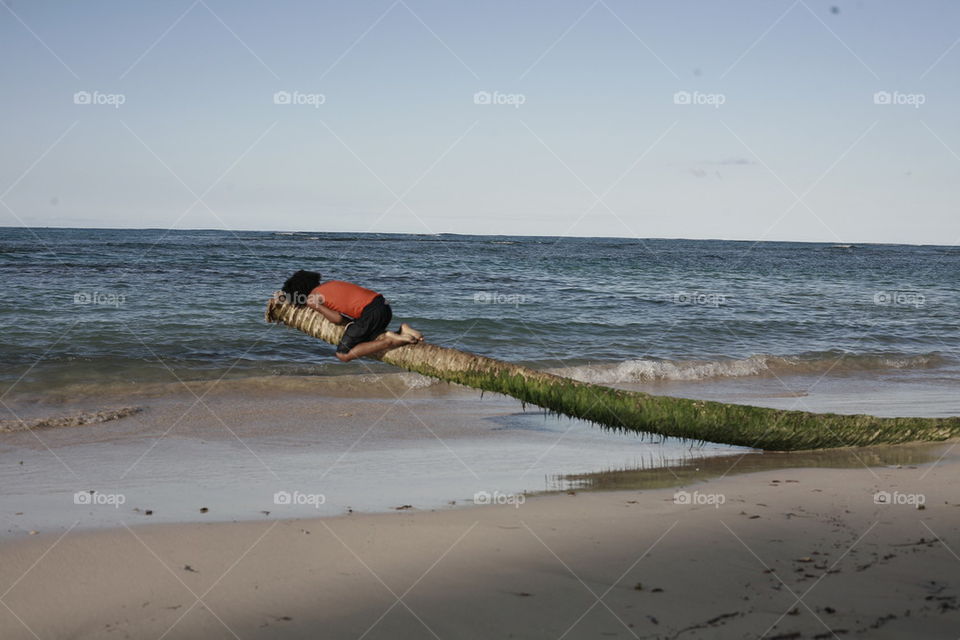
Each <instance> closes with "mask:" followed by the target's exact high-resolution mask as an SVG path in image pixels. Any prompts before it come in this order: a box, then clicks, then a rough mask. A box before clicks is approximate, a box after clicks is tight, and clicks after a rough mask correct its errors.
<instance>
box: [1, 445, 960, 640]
mask: <svg viewBox="0 0 960 640" xmlns="http://www.w3.org/2000/svg"><path fill="white" fill-rule="evenodd" d="M944 453H946V455H944V457H943V458H942V459H940V461H939V462H937V463H936V464H933V463H926V464H921V465H901V466H892V467H878V468H871V469H868V468H865V467H860V468H849V469H830V468H819V469H794V470H775V471H762V472H756V473H748V474H745V475H739V476H734V475H727V476H726V477H722V478H717V479H714V480H711V481H708V482H706V483H695V484H689V485H686V486H684V487H682V488H680V489H679V491H681V492H686V494H687V495H688V496H689V497H687V498H684V497H683V493H678V489H673V488H669V489H652V490H630V491H611V492H589V491H587V492H584V491H578V492H574V493H573V494H572V495H571V494H566V493H564V494H560V495H550V496H540V497H529V498H527V499H526V500H525V501H524V502H523V503H522V504H518V505H499V506H490V507H478V508H470V509H458V510H450V511H438V512H415V513H411V512H409V511H403V512H399V513H394V514H381V515H347V516H338V517H333V518H323V519H301V520H280V521H264V522H242V523H213V524H174V525H148V526H135V527H121V528H116V529H111V530H108V531H89V532H77V531H75V530H70V531H67V532H65V533H61V534H47V535H43V534H41V535H39V536H33V537H25V538H20V539H17V540H12V541H7V542H4V543H3V544H2V547H0V550H2V551H0V552H2V554H3V558H4V561H3V563H0V584H2V585H4V590H5V591H6V593H5V594H4V596H3V604H5V605H6V606H5V607H3V608H0V629H2V630H3V633H2V634H0V635H2V637H4V638H11V639H19V638H33V637H34V635H33V634H36V636H38V637H42V638H48V637H49V638H65V637H71V638H102V637H118V638H123V637H130V638H142V637H166V638H235V637H241V638H316V637H318V636H322V637H326V638H359V637H364V638H399V637H403V638H407V637H440V638H444V639H446V638H477V637H497V638H506V637H514V638H560V637H564V638H599V637H619V638H633V637H639V638H748V637H749V638H752V637H767V638H780V639H784V638H834V637H838V638H839V637H843V638H846V637H862V638H902V637H916V638H952V637H955V636H956V633H957V629H958V628H960V601H958V597H960V578H958V576H960V557H958V556H957V555H956V552H957V551H960V499H958V496H957V493H956V490H955V487H956V486H957V482H958V480H960V464H958V461H957V457H956V456H955V455H954V453H955V452H954V451H953V450H950V447H949V446H941V449H940V452H939V454H944ZM939 454H938V455H939ZM879 491H886V492H888V493H889V494H890V496H891V499H890V502H892V504H890V503H888V504H878V503H877V502H876V495H877V492H879ZM904 496H906V497H904ZM911 496H912V499H911V498H910V497H911ZM918 496H922V502H923V504H924V507H925V508H924V509H922V510H921V509H918V508H917V506H916V504H914V503H916V502H917V501H918V500H919V498H918ZM164 634H165V635H164Z"/></svg>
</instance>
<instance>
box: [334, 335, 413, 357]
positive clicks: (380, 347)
mask: <svg viewBox="0 0 960 640" xmlns="http://www.w3.org/2000/svg"><path fill="white" fill-rule="evenodd" d="M405 344H412V341H411V340H408V339H403V338H401V339H396V338H391V337H389V336H386V335H383V336H381V337H380V338H378V339H377V340H371V341H370V342H361V343H360V344H358V345H357V346H355V347H353V348H352V349H350V351H348V352H347V353H341V352H340V351H337V353H336V356H337V359H339V360H340V362H350V361H351V360H356V359H357V358H362V357H364V356H369V355H371V354H373V353H377V352H379V351H386V350H388V349H395V348H397V347H402V346H403V345H405Z"/></svg>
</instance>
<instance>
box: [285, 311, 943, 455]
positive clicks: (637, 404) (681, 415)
mask: <svg viewBox="0 0 960 640" xmlns="http://www.w3.org/2000/svg"><path fill="white" fill-rule="evenodd" d="M266 319H267V322H276V323H280V324H285V325H287V326H290V327H293V328H295V329H299V330H300V331H303V332H304V333H306V334H308V335H311V336H313V337H315V338H320V339H321V340H324V341H326V342H329V343H330V344H333V345H336V344H339V342H340V336H341V335H343V331H344V328H343V327H341V326H338V325H335V324H333V323H331V322H329V321H327V320H326V318H324V317H323V316H322V315H320V314H319V313H317V312H316V311H314V310H312V309H310V308H308V307H295V306H293V305H290V304H286V303H282V302H278V301H275V300H271V301H270V302H269V303H268V305H267V312H266ZM376 358H377V359H378V360H382V361H383V362H386V363H388V364H392V365H394V366H397V367H400V368H402V369H406V370H408V371H415V372H417V373H420V374H422V375H425V376H430V377H433V378H438V379H440V380H445V381H447V382H455V383H458V384H462V385H466V386H468V387H474V388H476V389H482V390H484V391H494V392H497V393H502V394H505V395H508V396H512V397H514V398H516V399H518V400H520V401H521V402H524V403H529V404H533V405H536V406H538V407H543V408H544V409H547V410H549V411H554V412H556V413H559V414H563V415H566V416H570V417H573V418H580V419H582V420H587V421H589V422H593V423H596V424H598V425H600V426H601V427H605V428H609V429H622V430H625V431H636V432H645V433H651V434H657V435H660V436H666V437H673V438H684V439H688V440H696V441H710V442H718V443H724V444H731V445H739V446H744V447H754V448H760V449H765V450H768V451H795V450H802V449H825V448H832V447H850V446H865V445H872V444H895V443H901V442H912V441H918V440H927V441H936V440H946V439H948V438H951V437H954V436H958V435H960V418H958V417H952V418H878V417H875V416H868V415H841V414H835V413H810V412H807V411H785V410H782V409H769V408H765V407H751V406H747V405H739V404H726V403H722V402H710V401H703V400H690V399H686V398H673V397H667V396H654V395H650V394H648V393H642V392H639V391H626V390H622V389H614V388H611V387H605V386H602V385H597V384H590V383H587V382H580V381H577V380H573V379H570V378H564V377H562V376H557V375H553V374H550V373H545V372H543V371H536V370H534V369H530V368H527V367H523V366H519V365H515V364H510V363H508V362H503V361H501V360H495V359H493V358H486V357H483V356H477V355H474V354H471V353H466V352H463V351H458V350H456V349H448V348H445V347H440V346H437V345H434V344H426V343H421V344H414V345H408V346H403V347H398V348H396V349H393V350H391V351H387V352H383V353H381V354H379V355H377V356H376Z"/></svg>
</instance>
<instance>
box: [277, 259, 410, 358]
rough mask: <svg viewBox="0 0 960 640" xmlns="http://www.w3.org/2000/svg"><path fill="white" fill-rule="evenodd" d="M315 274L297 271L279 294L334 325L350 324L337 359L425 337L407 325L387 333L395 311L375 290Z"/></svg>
mask: <svg viewBox="0 0 960 640" xmlns="http://www.w3.org/2000/svg"><path fill="white" fill-rule="evenodd" d="M320 280H321V275H320V274H319V273H315V272H313V271H304V270H302V269H301V270H300V271H297V272H296V273H295V274H293V275H292V276H290V277H289V278H287V281H286V282H284V283H283V290H282V291H278V292H277V295H278V296H281V297H282V299H283V300H285V301H288V302H290V303H291V304H294V305H296V306H298V307H303V306H307V307H310V308H311V309H314V310H316V311H319V312H320V313H322V314H323V317H324V318H326V319H327V320H329V321H330V322H332V323H334V324H340V325H344V324H345V325H347V329H346V331H344V332H343V337H342V338H340V344H339V346H337V352H336V356H337V358H338V359H339V360H340V361H341V362H350V361H351V360H355V359H356V358H362V357H363V356H369V355H371V354H373V353H378V352H380V351H386V350H387V349H395V348H397V347H402V346H403V345H406V344H415V343H417V342H422V341H423V334H422V333H420V332H419V331H417V330H416V329H413V328H412V327H411V326H410V325H408V324H407V323H406V322H404V323H403V324H401V325H400V329H399V331H396V332H394V331H387V325H389V324H390V321H391V320H392V319H393V310H392V309H390V305H389V304H387V301H386V300H384V298H383V296H382V295H380V294H379V293H377V292H376V291H371V290H370V289H365V288H363V287H361V286H359V285H356V284H353V283H352V282H344V281H342V280H328V281H326V282H321V281H320Z"/></svg>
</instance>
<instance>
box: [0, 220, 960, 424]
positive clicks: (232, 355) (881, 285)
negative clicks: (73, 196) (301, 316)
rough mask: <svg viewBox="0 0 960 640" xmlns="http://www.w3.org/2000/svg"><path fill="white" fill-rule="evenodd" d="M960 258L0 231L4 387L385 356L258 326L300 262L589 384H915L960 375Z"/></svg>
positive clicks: (274, 371) (296, 367) (188, 376)
mask: <svg viewBox="0 0 960 640" xmlns="http://www.w3.org/2000/svg"><path fill="white" fill-rule="evenodd" d="M958 267H960V253H958V252H957V251H956V250H955V248H952V247H947V246H907V245H836V244H814V243H792V242H756V243H754V242H731V241H701V240H662V239H654V240H639V239H621V238H554V237H512V236H465V235H446V234H441V235H396V234H345V233H320V232H297V233H291V232H255V231H237V232H232V231H168V230H161V229H137V230H119V229H33V230H31V229H23V228H3V229H0V273H2V278H0V283H2V287H3V292H2V293H3V295H2V296H0V326H2V328H3V330H2V333H0V360H2V362H3V363H4V365H5V366H4V367H2V369H0V393H4V394H6V395H8V396H9V397H17V396H18V395H21V394H43V393H46V392H50V391H57V390H61V389H64V388H69V387H70V386H71V385H76V384H78V383H83V384H84V385H87V387H88V388H89V386H90V385H94V386H96V385H111V384H118V383H122V384H137V383H149V382H163V381H178V380H184V381H187V380H216V379H221V378H223V379H231V378H243V377H257V376H270V377H277V376H281V377H282V376H336V375H345V374H357V373H369V372H371V371H372V372H387V371H389V370H390V368H389V367H386V366H385V365H382V364H379V363H375V362H366V361H364V362H357V363H351V364H347V365H344V364H341V363H339V362H338V361H336V360H335V359H334V358H333V357H332V348H331V347H329V346H327V345H325V344H323V343H320V342H319V341H316V340H313V339H310V338H308V337H306V336H304V335H302V334H300V333H298V332H295V331H291V330H289V329H287V328H283V327H276V326H272V325H267V324H265V323H264V321H263V313H262V312H263V307H264V303H265V301H266V299H267V298H268V297H269V296H270V294H271V293H272V292H273V291H275V290H276V289H278V288H279V287H280V285H281V284H282V282H283V280H284V279H285V278H286V277H287V276H288V275H289V274H290V273H291V272H293V271H295V270H296V269H300V268H304V269H311V270H316V271H320V272H321V273H323V274H324V277H325V278H331V279H344V280H350V281H354V282H357V283H359V284H362V285H364V286H366V287H369V288H373V289H376V290H377V291H380V292H382V293H383V294H384V295H385V297H386V298H387V300H388V301H389V302H390V303H391V304H392V305H393V310H394V318H395V324H399V322H400V321H406V322H410V323H411V324H412V325H414V326H415V327H418V328H420V329H421V330H422V331H423V332H424V333H425V334H426V336H427V338H428V340H430V341H433V342H436V343H438V344H441V345H445V346H451V347H455V348H458V349H464V350H467V351H471V352H475V353H479V354H483V355H487V356H492V357H496V358H501V359H504V360H509V361H513V362H522V363H525V364H528V365H531V366H534V367H538V368H545V369H549V370H552V371H557V372H561V373H566V374H568V375H573V376H574V377H578V378H580V379H585V380H590V381H594V382H600V383H605V384H616V385H623V386H630V385H644V384H647V385H649V384H651V383H671V382H685V383H690V382H705V381H713V382H717V383H722V382H723V381H724V380H726V381H731V380H753V381H762V380H766V381H770V382H772V383H773V384H774V387H776V386H777V385H778V384H779V383H780V382H782V381H784V380H786V379H789V378H791V377H793V376H801V377H803V376H806V377H807V378H809V379H816V380H818V381H822V380H826V381H837V380H847V381H849V380H850V379H851V378H855V379H861V380H871V381H874V382H877V384H880V383H883V384H885V385H892V384H896V385H899V386H898V387H897V389H898V390H899V391H900V392H903V391H904V389H906V390H908V391H909V390H910V389H913V390H915V391H916V392H917V393H916V394H915V395H916V397H920V396H922V395H923V393H924V391H925V390H929V389H932V388H937V389H950V388H955V387H954V385H955V384H956V383H957V382H958V381H960V375H958V370H960V367H958V364H960V359H958V352H957V347H958V345H960V340H958V338H960V323H958V320H957V319H958V317H960V296H958V293H960V269H958ZM884 376H888V377H889V376H892V378H891V379H885V378H884ZM345 384H346V381H345ZM750 384H754V383H750ZM918 385H919V386H918ZM787 386H788V387H789V385H787ZM874 386H876V385H874ZM716 388H724V387H716ZM891 391H892V389H891ZM772 395H776V394H772ZM901 395H902V393H901ZM908 395H909V394H908ZM941 395H943V394H941ZM944 397H946V396H944ZM948 404H949V403H948ZM921 409H923V407H918V408H917V410H921ZM955 409H956V407H955V406H947V407H943V408H942V410H943V411H948V410H955ZM932 411H933V413H935V414H938V413H940V412H941V411H940V410H938V409H936V408H934V409H933V410H932Z"/></svg>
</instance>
